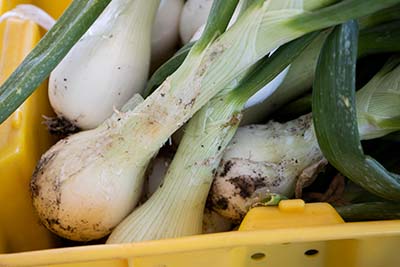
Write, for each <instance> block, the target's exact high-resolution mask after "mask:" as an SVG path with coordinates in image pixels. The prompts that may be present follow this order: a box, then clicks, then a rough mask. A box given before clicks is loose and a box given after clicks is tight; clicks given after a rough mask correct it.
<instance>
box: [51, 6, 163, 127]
mask: <svg viewBox="0 0 400 267" xmlns="http://www.w3.org/2000/svg"><path fill="white" fill-rule="evenodd" d="M159 2H160V1H159V0H113V1H111V3H110V4H109V5H108V6H107V8H106V9H105V10H104V12H103V13H102V14H101V15H100V17H99V18H98V19H97V20H96V21H95V23H94V24H93V25H92V26H91V27H90V28H89V30H88V31H87V32H86V33H85V34H84V35H83V37H82V38H81V39H80V41H78V42H77V43H76V44H75V46H74V47H73V48H72V49H71V51H70V52H69V53H68V54H67V56H66V57H65V58H64V59H63V60H62V61H61V63H60V64H59V65H58V66H57V67H56V68H55V69H54V70H53V72H52V73H51V75H50V79H49V99H50V103H51V105H52V107H53V109H54V111H55V112H56V114H57V115H58V117H59V118H62V119H65V120H67V121H69V122H71V123H72V124H73V125H75V126H77V127H78V128H81V129H93V128H95V127H97V126H98V125H100V124H101V123H102V122H103V121H104V120H105V119H107V118H108V117H110V116H111V115H112V113H113V109H114V108H117V109H119V108H121V106H122V105H123V104H124V103H125V102H126V101H128V100H129V99H130V98H131V97H132V96H133V95H134V94H135V93H141V92H142V91H143V90H144V87H145V83H146V80H147V77H148V71H149V64H150V41H151V29H152V25H153V20H154V17H155V13H156V11H157V8H158V5H159Z"/></svg>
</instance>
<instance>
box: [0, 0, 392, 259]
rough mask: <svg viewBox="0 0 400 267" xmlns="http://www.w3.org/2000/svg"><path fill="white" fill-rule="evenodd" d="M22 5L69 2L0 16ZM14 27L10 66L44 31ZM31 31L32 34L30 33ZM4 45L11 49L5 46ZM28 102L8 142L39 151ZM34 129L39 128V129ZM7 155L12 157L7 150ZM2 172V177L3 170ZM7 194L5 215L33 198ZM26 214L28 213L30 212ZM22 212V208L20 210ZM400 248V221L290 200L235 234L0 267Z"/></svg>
mask: <svg viewBox="0 0 400 267" xmlns="http://www.w3.org/2000/svg"><path fill="white" fill-rule="evenodd" d="M17 2H25V3H26V2H35V3H36V4H39V5H40V6H41V7H43V8H45V9H47V10H50V12H52V14H53V15H55V16H56V15H59V14H61V12H62V9H63V8H64V7H65V6H66V5H67V4H68V3H69V2H70V0H37V1H17V0H0V11H4V10H5V7H7V8H10V7H12V6H14V5H15V3H17ZM13 23H15V25H20V26H18V27H21V28H20V30H19V31H20V34H21V35H20V38H21V39H18V40H19V43H18V42H17V43H15V42H16V41H13V42H14V44H15V45H18V46H15V47H14V49H11V48H10V50H8V51H7V53H6V55H7V58H8V60H7V62H9V61H12V58H14V56H12V57H11V56H10V55H14V54H17V55H18V54H19V56H21V52H18V51H21V50H20V48H21V47H22V46H21V45H22V44H24V43H26V41H23V40H25V39H27V40H31V41H32V40H34V39H35V40H37V29H35V28H36V26H35V25H34V24H32V23H22V24H21V22H13ZM25 28H29V29H30V30H29V31H27V32H26V31H23V29H25ZM5 32H6V31H5V28H4V25H3V26H1V27H0V34H1V35H2V36H3V35H4V34H5ZM22 37H23V38H22ZM30 38H32V39H30ZM9 42H11V39H10V40H9V41H8V42H6V43H5V44H6V45H7V44H9ZM32 42H33V41H32ZM32 42H31V43H30V44H32ZM28 43H29V42H28ZM2 45H3V46H4V43H3V44H2ZM24 47H25V46H24ZM3 49H4V48H1V50H0V51H3ZM25 49H26V50H25V51H28V50H29V49H30V48H26V47H25ZM14 50H15V51H14ZM2 55H3V54H2ZM16 61H18V60H16ZM2 62H4V61H2ZM3 64H4V63H3ZM14 64H15V62H14ZM38 94H40V93H38ZM31 98H33V96H32V97H31ZM28 102H29V101H27V103H28ZM27 103H25V104H24V109H21V110H20V112H19V113H16V114H14V116H13V117H12V118H11V119H10V121H8V122H7V127H8V131H11V132H12V133H16V132H19V134H20V135H18V134H14V135H8V136H7V138H8V139H7V141H6V143H7V147H8V148H10V147H12V146H11V144H12V141H11V139H9V138H10V136H14V138H17V137H18V138H19V139H18V138H17V140H25V141H24V142H26V144H29V145H31V146H32V144H36V145H37V144H38V142H41V141H39V140H41V139H40V138H44V137H45V136H46V135H45V134H43V133H41V134H40V137H38V134H37V135H34V134H33V133H32V134H30V135H28V134H26V131H25V132H23V131H17V130H16V129H23V127H26V128H24V129H31V130H32V128H30V127H33V126H32V125H33V124H32V122H31V120H30V119H29V120H27V118H28V117H29V116H31V118H33V117H35V116H33V115H32V114H31V113H30V112H25V109H28V108H30V106H28V105H27ZM32 105H33V101H32ZM46 105H47V104H46ZM39 106H41V105H39ZM35 118H37V117H35ZM29 122H31V124H30V125H31V126H29V127H28V125H29V124H28V123H29ZM34 125H36V126H37V125H38V124H34ZM2 127H3V126H2ZM37 129H39V128H37ZM42 134H43V135H42ZM1 136H2V135H1ZM24 138H25V139H24ZM45 139H46V138H45ZM1 140H4V139H1ZM13 140H15V139H13ZM0 142H1V141H0ZM24 142H22V143H24ZM20 143H21V142H20ZM3 144H4V142H3ZM24 144H25V143H24ZM25 147H27V145H26V146H21V147H19V148H18V149H9V150H8V151H9V152H10V155H13V157H14V158H12V157H11V158H10V159H8V160H9V163H7V164H6V165H1V166H9V167H8V168H9V170H12V171H14V172H15V173H18V171H20V172H21V177H22V168H20V166H22V165H23V164H26V166H28V165H29V164H32V165H33V164H34V162H35V159H34V158H35V156H32V155H33V154H29V153H27V152H26V151H27V150H24V149H25ZM4 151H5V150H4ZM24 151H25V152H24ZM23 152H24V153H25V154H24V153H23ZM29 152H30V153H32V150H29ZM0 153H2V154H1V155H5V152H0ZM17 155H18V157H20V158H18V162H20V163H16V162H17V161H15V157H17ZM22 155H24V156H22ZM35 155H36V154H35ZM11 159H14V161H13V162H14V163H13V164H14V165H13V164H11V163H10V162H11ZM8 164H10V165H8ZM1 166H0V172H1V170H2V167H1ZM30 166H31V165H30ZM24 170H26V169H24ZM12 171H10V172H8V173H6V174H4V173H0V182H1V183H3V180H4V179H5V178H4V177H11V175H10V174H11V173H12ZM26 172H28V171H26ZM13 175H14V174H13ZM15 175H16V174H15ZM24 175H25V173H24ZM16 177H17V176H16ZM21 181H22V180H21ZM24 183H25V182H24ZM12 184H14V185H16V184H18V183H16V182H15V181H14V182H13V183H12ZM7 188H8V187H7ZM7 188H6V189H7ZM24 188H25V187H24ZM6 189H4V187H3V184H2V185H0V201H1V205H0V210H2V209H3V208H4V207H3V206H7V205H9V203H10V201H9V200H10V198H11V197H12V199H13V201H11V202H14V199H18V197H19V196H26V191H23V189H21V188H19V189H14V190H11V191H8V190H6ZM5 192H8V193H5ZM10 192H11V193H10ZM17 196H18V197H17ZM7 198H8V199H7ZM21 199H22V197H21ZM25 204H26V203H25ZM26 208H27V207H24V208H23V209H26ZM23 209H22V208H21V211H22V210H23ZM25 211H26V210H25ZM29 216H30V215H29ZM0 218H3V215H0ZM8 221H9V222H10V223H15V225H22V224H23V225H24V227H27V228H30V227H33V226H32V225H31V221H29V220H28V219H24V218H19V217H17V216H14V217H10V218H8ZM14 237H15V239H14V238H13V240H18V239H20V240H21V239H22V238H20V237H18V235H16V236H14ZM7 238H8V236H7V234H5V233H4V231H3V232H1V231H0V251H2V249H3V251H4V249H5V248H6V247H7V246H9V244H8V243H7V242H5V240H7V241H8V240H9V239H7ZM34 239H35V238H32V237H30V236H28V235H25V241H26V242H27V243H30V242H34ZM399 246H400V220H393V221H381V222H360V223H344V222H343V220H342V219H341V218H340V216H339V215H338V214H337V213H336V211H335V210H334V209H333V208H332V207H331V206H330V205H328V204H325V203H316V204H304V202H302V201H301V200H290V201H282V202H281V203H280V205H279V207H263V208H254V209H252V210H251V211H250V212H249V213H248V214H247V216H246V218H245V219H244V221H243V222H242V225H241V226H240V228H239V231H235V232H227V233H219V234H209V235H200V236H192V237H185V238H178V239H168V240H159V241H149V242H142V243H134V244H121V245H96V246H81V247H74V248H63V249H50V250H42V251H33V252H23V253H14V254H2V255H0V266H13V267H17V266H29V267H33V266H35V267H44V266H46V267H89V266H96V267H133V266H134V267H188V266H193V267H197V266H198V267H203V266H207V267H221V266H222V267H223V266H229V267H231V266H232V267H245V266H246V267H247V266H249V267H253V266H254V267H261V266H269V267H398V266H400V253H398V247H399Z"/></svg>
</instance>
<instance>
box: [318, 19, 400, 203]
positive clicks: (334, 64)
mask: <svg viewBox="0 0 400 267" xmlns="http://www.w3.org/2000/svg"><path fill="white" fill-rule="evenodd" d="M357 36H358V26H357V23H356V22H355V21H349V22H347V23H345V24H343V25H341V26H337V27H336V28H335V29H334V31H333V32H332V33H331V34H330V35H329V36H328V38H327V40H326V42H325V44H324V46H323V48H322V51H321V54H320V57H319V60H318V64H317V70H316V75H315V80H314V86H313V88H314V91H313V106H312V110H313V120H314V126H315V131H316V136H317V139H318V143H319V146H320V148H321V151H322V152H323V154H324V156H325V157H326V158H327V160H328V161H329V162H330V163H331V164H332V165H333V166H334V167H335V168H336V169H338V170H339V171H340V172H341V173H342V174H343V175H345V176H347V177H348V178H349V179H350V180H352V181H353V182H355V183H356V184H358V185H360V186H361V187H363V188H364V189H366V190H368V191H370V192H371V193H373V194H376V195H378V196H380V197H382V198H385V199H390V200H400V177H399V175H396V174H393V173H390V172H388V171H387V170H386V169H385V168H384V167H383V166H382V165H380V164H379V163H378V162H377V161H375V160H374V159H373V158H371V157H368V156H365V155H364V153H363V150H362V147H361V142H360V137H359V132H358V125H357V115H356V105H355V72H356V58H357Z"/></svg>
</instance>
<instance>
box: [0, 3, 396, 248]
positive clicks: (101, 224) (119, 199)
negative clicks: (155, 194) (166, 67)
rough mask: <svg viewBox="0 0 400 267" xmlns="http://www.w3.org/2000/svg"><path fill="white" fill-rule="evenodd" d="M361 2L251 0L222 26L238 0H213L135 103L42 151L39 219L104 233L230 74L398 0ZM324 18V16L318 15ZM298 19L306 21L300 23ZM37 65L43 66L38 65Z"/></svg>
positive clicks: (80, 235) (83, 236)
mask: <svg viewBox="0 0 400 267" xmlns="http://www.w3.org/2000/svg"><path fill="white" fill-rule="evenodd" d="M361 2H362V3H365V5H364V6H363V7H362V8H359V9H357V10H352V11H353V12H352V13H351V14H350V13H349V12H344V13H345V14H346V16H347V17H346V16H339V17H337V12H338V11H340V10H338V9H337V8H331V7H328V8H323V9H321V10H319V9H318V5H317V4H314V5H313V8H315V11H312V12H309V11H305V10H304V9H303V1H298V0H286V1H282V0H266V1H262V0H255V1H254V2H253V4H252V5H251V6H250V7H248V8H247V9H246V11H245V12H244V14H243V15H241V16H240V18H239V19H238V21H237V22H236V23H235V24H234V25H233V26H232V27H231V28H230V29H229V30H228V31H226V32H225V29H226V27H227V25H228V23H229V20H230V19H231V16H232V13H233V11H234V9H235V7H236V5H237V3H238V1H237V0H230V1H226V0H225V1H222V0H214V3H213V6H212V9H211V15H210V17H209V19H208V22H207V25H206V28H205V31H204V33H203V35H202V37H201V38H200V40H199V41H197V42H196V44H195V45H194V46H193V47H192V49H191V50H190V52H189V54H188V56H187V57H186V59H185V60H184V62H183V64H182V65H181V66H180V67H179V68H178V69H177V70H176V71H175V72H174V73H173V74H172V75H171V76H169V77H168V78H167V79H166V80H165V81H164V82H163V84H162V85H161V86H160V87H159V88H158V89H157V90H155V91H154V92H153V93H152V94H151V95H150V96H149V97H147V98H146V99H145V100H144V101H143V102H142V103H140V104H139V105H138V106H137V107H136V108H134V109H133V110H130V111H128V112H126V113H123V112H119V113H117V114H115V115H114V116H113V117H112V118H110V119H109V120H107V121H105V122H104V123H103V124H102V125H100V126H99V127H97V128H96V129H94V130H91V131H85V132H81V133H79V134H76V135H72V136H69V137H68V139H66V140H62V141H60V142H59V143H57V144H56V145H55V146H53V147H52V148H51V149H50V150H49V151H48V152H46V153H45V154H44V155H43V156H42V158H41V161H40V162H39V164H38V166H37V169H36V172H35V174H34V175H33V177H32V181H31V190H32V192H33V193H32V194H33V203H34V206H35V208H36V210H37V211H38V214H39V216H40V218H41V220H42V222H43V223H44V224H45V225H46V226H47V227H48V228H49V229H50V230H52V231H54V232H56V233H57V234H59V235H62V236H64V237H67V238H71V239H75V240H90V239H96V238H100V237H102V236H104V235H106V234H108V233H109V232H110V231H111V230H112V228H113V227H115V225H116V224H118V223H119V222H120V220H122V219H123V218H124V217H125V216H126V215H127V214H129V212H130V211H131V210H132V209H133V208H134V206H135V205H136V204H137V202H138V200H139V198H140V193H141V192H140V191H141V188H142V186H143V178H144V172H145V170H146V167H147V165H148V163H149V161H150V160H151V158H152V157H153V156H154V155H155V154H156V153H157V151H158V150H159V149H160V147H162V146H163V144H164V143H165V142H166V141H167V140H168V138H169V137H170V136H171V134H172V133H173V132H175V131H176V130H177V129H179V128H180V127H181V126H182V125H183V124H184V123H185V122H186V121H188V120H189V119H190V118H191V117H192V116H193V115H194V114H195V113H196V112H197V111H198V110H200V109H201V108H202V107H203V106H204V105H206V103H208V102H209V101H210V99H212V98H213V97H214V96H215V95H217V94H218V93H220V92H221V91H222V90H224V88H227V87H228V86H229V84H230V83H231V82H232V81H233V80H234V79H235V78H237V77H240V76H241V75H242V74H243V73H244V72H245V71H247V70H248V69H249V68H250V67H252V66H253V65H254V64H255V63H256V62H257V61H259V60H260V59H261V58H263V57H264V56H266V55H267V54H269V53H270V52H271V51H272V50H274V49H275V48H276V47H279V46H281V45H283V44H285V43H287V42H289V41H291V40H294V39H296V38H298V37H300V36H303V35H305V34H307V33H309V32H312V31H314V30H317V29H320V28H321V27H325V26H327V25H328V26H331V25H333V24H337V23H341V22H342V21H343V20H346V19H348V18H352V17H358V16H362V15H365V14H368V13H373V12H376V11H378V10H380V9H382V8H387V7H389V6H392V5H394V4H395V3H397V2H398V0H397V1H394V0H391V1H389V0H385V1H380V2H379V3H381V4H376V2H375V1H373V0H350V1H346V3H348V4H350V5H351V4H354V5H356V6H357V5H359V4H360V3H361ZM321 4H326V2H325V1H322V2H321ZM338 5H339V6H340V7H342V8H347V7H348V6H347V5H342V4H340V3H339V4H338ZM308 16H310V17H309V18H310V19H307V18H308ZM336 17H337V19H336ZM329 18H332V19H329ZM322 19H323V20H327V21H329V23H328V22H327V23H324V24H323V23H321V20H322ZM297 21H305V22H306V23H307V25H308V26H309V27H307V28H299V25H295V24H294V22H297ZM313 21H314V23H313ZM35 69H36V70H37V71H40V70H41V68H40V66H35ZM14 82H15V81H14ZM9 89H10V90H11V91H12V90H13V89H12V88H9ZM3 93H4V92H3ZM0 99H1V98H0ZM13 108H16V106H14V107H13ZM1 112H2V110H1V109H0V113H1ZM83 144H85V145H83ZM194 156H196V155H194ZM199 156H201V155H199ZM67 181H68V182H67ZM54 185H60V186H54ZM77 205H78V206H77ZM77 207H79V208H77Z"/></svg>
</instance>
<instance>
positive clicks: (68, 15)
mask: <svg viewBox="0 0 400 267" xmlns="http://www.w3.org/2000/svg"><path fill="white" fill-rule="evenodd" d="M110 2H111V0H74V1H73V2H72V3H71V5H70V6H69V7H68V8H67V10H66V11H65V12H64V14H63V15H62V16H61V17H60V19H59V20H58V21H57V22H56V24H55V25H54V26H53V27H52V28H51V29H50V31H48V32H47V33H46V35H45V36H44V37H43V38H42V40H41V41H40V42H39V44H38V45H37V46H36V47H35V48H34V49H33V50H32V52H30V53H29V54H28V56H27V57H26V58H25V59H24V61H23V62H22V63H21V64H20V65H19V66H18V68H17V69H16V70H15V71H14V72H13V73H12V74H11V76H10V77H9V78H8V79H7V80H6V81H5V82H4V84H2V85H1V87H0V123H2V122H3V121H4V120H5V119H7V118H8V117H9V116H10V114H11V113H13V112H14V111H15V110H16V109H17V108H18V107H19V106H20V105H21V104H22V103H23V102H24V101H25V99H26V98H27V97H28V96H30V95H31V94H32V93H33V91H34V90H35V89H36V88H37V87H38V86H39V85H40V84H41V83H42V82H43V81H44V80H45V79H46V78H47V77H48V76H49V74H50V72H51V71H52V70H53V69H54V68H55V67H56V66H57V64H58V63H59V62H60V61H61V60H62V59H63V58H64V56H65V55H66V54H67V53H68V52H69V50H70V49H71V48H72V47H73V45H74V44H75V43H76V42H77V41H78V40H79V39H80V38H81V36H82V35H83V34H84V33H85V32H86V31H87V30H88V29H89V27H90V26H91V25H92V24H93V22H94V21H95V20H96V19H97V17H98V16H99V15H100V14H101V13H102V12H103V10H104V9H105V8H106V7H107V5H108V4H109V3H110Z"/></svg>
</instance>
